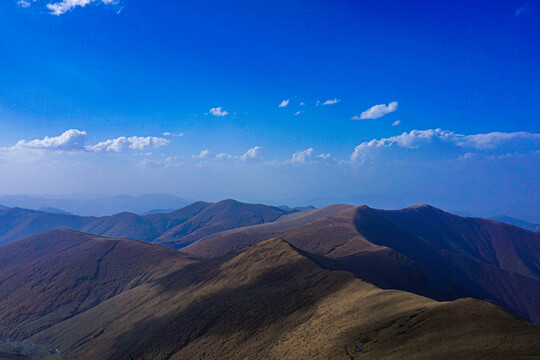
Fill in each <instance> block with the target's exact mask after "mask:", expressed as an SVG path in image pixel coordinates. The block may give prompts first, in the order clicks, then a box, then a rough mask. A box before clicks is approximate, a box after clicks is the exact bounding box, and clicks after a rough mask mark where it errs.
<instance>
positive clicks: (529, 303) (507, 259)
mask: <svg viewBox="0 0 540 360" xmlns="http://www.w3.org/2000/svg"><path fill="white" fill-rule="evenodd" d="M276 224H277V223H276ZM268 225H271V224H268ZM273 237H281V238H283V239H285V240H286V241H287V242H289V243H291V244H292V245H294V246H296V247H298V248H300V249H302V250H305V251H308V252H310V253H313V254H316V255H319V256H324V257H326V258H330V259H333V260H334V261H336V262H337V263H338V264H340V266H342V267H343V268H345V269H347V270H350V271H352V272H354V273H355V274H356V275H357V276H359V277H360V278H362V279H364V280H366V281H370V282H371V283H373V284H375V285H377V286H379V287H381V288H393V289H400V290H405V291H409V292H414V293H416V294H420V295H424V296H428V297H431V298H433V299H438V300H452V299H457V298H461V297H466V296H472V297H476V298H480V299H487V300H490V301H493V302H495V303H497V304H499V305H501V306H503V307H505V308H506V309H508V310H510V311H512V312H514V313H516V314H518V315H520V316H522V317H523V318H525V319H528V320H530V321H534V322H540V302H539V301H537V299H540V281H539V280H540V270H539V266H540V265H539V264H540V234H537V233H534V232H530V231H527V230H523V229H521V228H518V227H515V226H511V225H506V224H502V223H497V222H494V221H490V220H485V219H479V218H463V217H460V216H456V215H452V214H449V213H446V212H444V211H442V210H439V209H436V208H433V207H431V206H415V207H411V208H407V209H403V210H395V211H383V210H375V209H371V208H369V207H367V206H360V207H356V208H350V209H346V210H344V211H341V212H339V213H337V214H334V215H330V216H328V217H325V218H323V219H320V220H317V221H315V222H312V223H309V224H305V225H302V226H297V227H293V228H289V229H270V230H269V231H259V232H255V231H246V232H238V231H234V230H233V231H230V232H228V233H225V234H216V235H215V236H213V237H209V238H206V239H202V240H200V241H198V242H196V243H194V244H192V245H191V246H188V247H187V248H185V251H187V252H192V253H194V254H197V255H200V256H205V257H216V256H222V255H225V254H229V253H233V252H235V251H239V250H242V249H244V248H247V247H249V246H252V245H253V244H256V243H258V242H260V241H263V240H265V239H268V238H273Z"/></svg>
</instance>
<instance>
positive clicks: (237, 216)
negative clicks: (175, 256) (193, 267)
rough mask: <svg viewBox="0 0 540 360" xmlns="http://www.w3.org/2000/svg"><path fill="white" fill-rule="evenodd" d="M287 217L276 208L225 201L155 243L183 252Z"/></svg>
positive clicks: (166, 233)
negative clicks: (210, 238)
mask: <svg viewBox="0 0 540 360" xmlns="http://www.w3.org/2000/svg"><path fill="white" fill-rule="evenodd" d="M287 213H288V211H286V210H283V209H280V208H277V207H274V206H267V205H262V204H245V203H241V202H238V201H235V200H230V199H229V200H223V201H220V202H218V203H215V204H210V205H208V206H207V207H206V208H205V209H204V210H203V211H201V212H200V213H198V214H197V215H195V216H193V217H192V218H190V219H189V220H187V221H186V222H184V223H183V224H181V225H178V226H175V227H173V228H171V229H169V230H167V231H166V232H165V233H163V234H162V235H161V236H160V237H159V238H157V239H156V240H154V242H155V243H157V244H162V245H165V246H169V247H174V248H177V249H179V248H182V247H185V246H187V245H189V244H191V243H193V242H195V241H197V240H199V239H202V238H204V237H207V236H209V235H212V234H215V233H218V232H220V231H224V230H229V229H234V228H238V227H244V226H250V225H255V224H263V223H267V222H272V221H275V220H277V219H278V218H279V217H280V216H282V215H285V214H287Z"/></svg>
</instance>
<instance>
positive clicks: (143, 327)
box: [28, 239, 540, 360]
mask: <svg viewBox="0 0 540 360" xmlns="http://www.w3.org/2000/svg"><path fill="white" fill-rule="evenodd" d="M143 245H144V246H151V245H148V244H143ZM538 339H540V327H539V326H536V325H532V324H528V323H526V322H524V321H523V320H520V319H518V318H517V317H515V316H513V315H511V314H509V313H507V312H506V311H504V310H502V309H500V308H498V307H496V306H495V305H492V304H489V303H485V302H482V301H479V300H472V299H463V300H459V301H455V302H450V303H439V302H436V301H433V300H430V299H427V298H424V297H420V296H417V295H414V294H410V293H406V292H401V291H394V290H381V289H379V288H377V287H375V286H373V285H371V284H369V283H366V282H364V281H362V280H359V279H357V278H355V277H354V276H353V275H352V274H350V273H347V272H342V271H330V270H325V269H323V268H321V267H320V266H318V265H317V262H315V261H313V260H312V259H310V257H309V254H305V253H303V252H299V251H298V250H296V249H295V248H294V247H291V246H290V245H289V244H287V243H285V242H283V241H282V240H279V239H273V240H269V241H265V242H262V243H260V244H258V245H256V246H254V247H253V248H250V249H248V250H247V251H245V252H244V253H241V254H238V255H236V256H234V257H225V258H220V259H210V260H205V261H199V262H195V263H192V264H191V265H188V266H184V267H182V268H180V269H178V270H177V271H174V272H171V273H168V274H166V275H164V276H163V277H160V278H156V279H154V280H153V281H150V282H147V283H144V284H141V285H139V286H137V287H134V288H132V289H130V290H127V291H124V292H122V293H120V294H119V295H117V296H114V297H112V298H110V299H108V300H106V301H104V302H101V303H100V304H97V305H96V306H95V307H93V308H91V309H89V310H87V311H85V312H83V313H81V314H78V315H77V316H75V317H73V318H71V319H68V320H65V321H62V322H60V323H58V324H57V325H55V326H53V327H51V328H48V329H46V330H44V331H41V332H39V333H37V334H35V335H34V336H33V337H31V338H30V339H29V340H28V341H29V342H31V343H32V342H34V343H46V344H50V346H53V347H55V348H57V349H59V350H60V353H61V354H62V356H63V357H64V358H65V359H68V360H69V359H81V358H100V359H121V358H124V357H125V356H126V354H127V352H129V351H131V352H133V351H135V352H137V353H139V352H144V353H145V359H172V360H179V359H207V358H208V357H219V358H221V359H251V358H253V356H258V357H264V358H269V359H314V358H315V359H343V358H344V350H343V347H344V346H346V345H347V346H349V347H352V346H355V345H358V346H359V347H360V349H361V352H362V356H361V358H363V359H393V358H402V359H405V358H414V359H434V358H437V359H443V358H459V359H477V358H490V359H507V358H523V359H525V358H531V359H532V358H534V357H535V356H537V355H538V354H540V342H539V341H538ZM261 349H264V350H261ZM261 351H263V352H264V354H262V353H261Z"/></svg>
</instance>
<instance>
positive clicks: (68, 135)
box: [12, 129, 87, 151]
mask: <svg viewBox="0 0 540 360" xmlns="http://www.w3.org/2000/svg"><path fill="white" fill-rule="evenodd" d="M86 142H87V133H86V131H80V130H77V129H70V130H68V131H66V132H64V133H63V134H62V135H60V136H52V137H49V136H45V138H43V139H35V140H32V141H26V140H21V141H19V142H18V143H17V144H15V145H14V146H13V147H12V149H14V148H31V149H44V150H45V149H48V150H58V151H81V150H84V145H85V144H86Z"/></svg>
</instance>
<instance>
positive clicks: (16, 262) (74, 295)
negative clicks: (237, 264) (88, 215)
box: [0, 230, 193, 338]
mask: <svg viewBox="0 0 540 360" xmlns="http://www.w3.org/2000/svg"><path fill="white" fill-rule="evenodd" d="M192 261H193V260H191V259H190V257H188V256H187V255H185V254H183V253H180V252H177V251H173V250H171V249H167V248H162V247H158V246H155V245H150V244H146V243H143V242H141V241H136V240H127V239H114V238H104V237H100V236H95V235H90V234H85V233H80V232H76V231H73V230H54V231H50V232H46V233H43V234H39V235H35V236H32V237H29V238H26V239H22V240H18V241H15V242H12V243H9V244H6V245H3V246H0V337H2V336H3V337H18V338H25V337H27V336H29V335H32V334H34V333H36V332H37V331H40V330H43V329H45V328H47V327H50V326H52V325H54V324H57V323H59V322H61V321H63V320H65V319H68V318H70V317H72V316H74V315H77V314H79V313H82V312H84V311H86V310H88V309H90V308H92V307H94V306H96V305H98V304H100V303H101V302H103V301H105V300H107V299H109V298H111V297H114V296H116V295H118V294H120V293H122V292H123V291H125V290H127V289H131V288H133V287H136V286H138V285H140V284H143V283H145V282H148V281H150V280H152V279H155V278H157V277H161V276H163V275H164V274H167V273H169V272H171V271H174V270H176V269H178V268H181V267H183V266H185V265H187V264H189V263H191V262H192Z"/></svg>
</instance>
